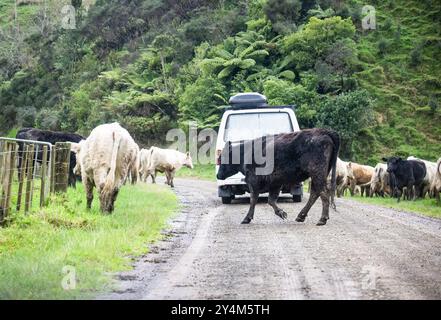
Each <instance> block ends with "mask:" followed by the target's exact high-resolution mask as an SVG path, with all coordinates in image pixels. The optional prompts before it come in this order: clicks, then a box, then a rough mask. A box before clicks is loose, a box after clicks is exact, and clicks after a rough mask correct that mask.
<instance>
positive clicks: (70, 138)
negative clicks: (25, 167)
mask: <svg viewBox="0 0 441 320" xmlns="http://www.w3.org/2000/svg"><path fill="white" fill-rule="evenodd" d="M16 138H17V139H23V140H33V141H39V142H49V143H51V144H53V145H55V143H57V142H76V143H78V142H80V141H81V140H84V137H82V136H80V135H79V134H76V133H67V132H55V131H47V130H40V129H34V128H23V129H21V130H20V131H18V132H17V135H16ZM18 147H19V154H20V155H22V154H23V150H24V143H22V142H19V143H18ZM22 160H23V159H22V156H19V158H18V167H19V168H20V167H21V162H22ZM37 161H38V162H39V163H41V162H42V161H43V152H42V150H40V151H39V152H38V154H37ZM76 164H77V159H76V156H75V153H74V152H71V154H70V167H69V186H71V187H75V186H76V180H77V179H76V176H75V174H74V172H73V169H74V168H75V166H76Z"/></svg>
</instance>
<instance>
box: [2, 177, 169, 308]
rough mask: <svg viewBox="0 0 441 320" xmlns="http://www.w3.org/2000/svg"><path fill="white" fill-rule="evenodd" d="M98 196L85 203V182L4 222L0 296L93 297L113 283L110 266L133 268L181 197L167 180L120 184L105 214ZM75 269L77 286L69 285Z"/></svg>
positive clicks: (39, 297)
mask: <svg viewBox="0 0 441 320" xmlns="http://www.w3.org/2000/svg"><path fill="white" fill-rule="evenodd" d="M97 198H98V197H97V196H96V200H95V202H94V204H93V207H92V209H91V210H90V211H88V210H86V201H85V193H84V190H83V187H82V185H81V186H79V187H78V189H77V190H75V189H69V191H68V193H67V194H63V195H57V196H54V197H53V198H52V199H51V201H50V204H49V206H48V207H46V208H44V209H42V210H39V211H37V212H35V213H33V214H31V215H27V216H25V215H24V214H23V213H20V214H16V215H13V216H12V218H11V219H10V220H9V225H8V227H7V228H0V265H1V268H0V299H76V298H87V297H89V296H90V297H93V296H94V295H96V292H97V291H100V290H104V289H105V288H109V286H111V285H112V283H111V281H110V273H111V272H116V271H122V270H127V269H130V265H131V264H130V262H131V258H132V257H134V256H138V255H141V254H143V253H146V252H148V244H150V243H151V242H153V241H155V240H157V239H159V238H161V237H162V234H161V230H163V229H164V228H165V227H166V224H167V220H168V219H169V218H170V217H171V216H172V215H173V214H174V213H175V212H176V211H177V199H176V196H175V195H174V193H173V192H171V191H170V190H169V189H167V188H165V187H162V186H153V185H148V186H147V185H145V184H139V185H137V186H125V187H123V188H122V189H121V192H120V195H119V197H118V201H117V203H116V206H115V212H114V213H113V214H112V215H102V214H101V213H100V211H99V204H98V200H97ZM133 199H137V200H136V201H133ZM72 272H75V279H76V287H75V288H74V289H73V288H72V287H71V288H72V290H64V288H63V286H62V284H63V279H64V278H65V277H67V278H66V279H71V278H70V276H72V274H73V273H72ZM68 284H70V285H72V284H73V283H72V282H69V283H68Z"/></svg>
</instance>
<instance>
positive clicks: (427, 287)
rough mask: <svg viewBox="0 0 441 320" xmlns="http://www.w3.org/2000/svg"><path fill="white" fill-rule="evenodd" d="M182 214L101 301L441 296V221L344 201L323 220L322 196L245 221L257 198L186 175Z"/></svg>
mask: <svg viewBox="0 0 441 320" xmlns="http://www.w3.org/2000/svg"><path fill="white" fill-rule="evenodd" d="M175 185H176V187H175V191H176V193H177V195H178V196H179V199H180V201H181V203H182V206H183V208H182V211H181V213H180V214H179V215H178V216H177V217H176V218H175V219H174V220H173V221H172V223H171V227H170V229H169V230H168V231H167V232H166V233H165V234H166V237H165V240H163V241H161V242H159V243H157V244H155V245H154V246H153V247H152V249H151V252H150V253H149V254H147V255H146V256H144V257H142V258H140V259H138V260H137V261H136V262H135V263H134V270H132V271H130V272H125V273H121V274H118V275H116V276H115V279H116V289H115V291H113V292H111V293H107V294H104V295H102V296H100V297H99V298H100V299H440V298H441V220H437V219H431V218H426V217H422V216H419V215H416V214H412V213H406V212H400V211H396V210H392V209H385V208H381V207H377V206H371V205H366V204H360V203H357V202H355V201H351V200H348V199H337V200H336V203H337V210H338V212H334V211H332V210H331V211H330V220H329V221H328V224H327V225H326V226H323V227H317V226H316V225H315V224H316V223H317V221H318V220H319V217H320V212H321V202H320V200H318V201H317V203H316V204H315V205H314V206H313V207H312V209H311V212H310V214H309V216H308V218H307V220H306V222H305V223H297V222H295V221H294V220H295V217H296V216H297V214H298V212H299V211H300V209H301V208H302V207H303V206H304V205H305V200H304V201H303V202H302V203H292V201H291V200H288V199H286V200H285V201H283V200H281V201H280V202H279V203H280V206H281V208H282V209H284V210H285V211H286V212H287V213H288V220H285V221H282V220H281V219H280V218H279V217H277V216H276V215H275V214H274V212H273V210H272V209H271V207H269V206H268V205H267V204H266V203H265V200H263V201H261V203H259V204H258V206H257V207H256V213H255V217H254V220H253V221H252V223H251V224H250V225H241V224H240V222H241V221H242V219H243V217H244V215H245V214H246V212H247V210H248V201H247V199H239V200H237V201H236V202H234V203H233V204H232V205H222V204H221V203H220V201H219V200H218V198H217V196H216V195H217V193H216V184H215V183H213V182H206V181H199V180H187V179H176V183H175Z"/></svg>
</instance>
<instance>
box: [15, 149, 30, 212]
mask: <svg viewBox="0 0 441 320" xmlns="http://www.w3.org/2000/svg"><path fill="white" fill-rule="evenodd" d="M22 149H23V150H22V153H23V154H22V155H21V156H20V154H19V155H18V156H19V157H21V164H20V169H19V170H20V171H19V172H18V195H17V211H20V209H21V199H22V195H23V184H24V180H25V176H26V164H27V163H28V157H29V145H26V146H25V145H23V148H22Z"/></svg>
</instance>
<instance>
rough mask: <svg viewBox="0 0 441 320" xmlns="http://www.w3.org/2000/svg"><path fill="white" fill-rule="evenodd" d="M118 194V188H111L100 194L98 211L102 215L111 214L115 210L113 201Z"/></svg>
mask: <svg viewBox="0 0 441 320" xmlns="http://www.w3.org/2000/svg"><path fill="white" fill-rule="evenodd" d="M118 193H119V188H113V189H112V190H109V191H106V190H101V192H100V209H101V212H103V213H112V212H113V210H115V201H116V198H117V196H118Z"/></svg>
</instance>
